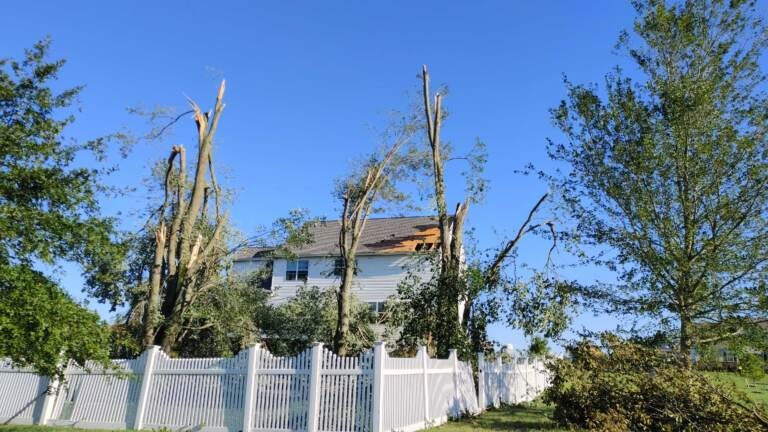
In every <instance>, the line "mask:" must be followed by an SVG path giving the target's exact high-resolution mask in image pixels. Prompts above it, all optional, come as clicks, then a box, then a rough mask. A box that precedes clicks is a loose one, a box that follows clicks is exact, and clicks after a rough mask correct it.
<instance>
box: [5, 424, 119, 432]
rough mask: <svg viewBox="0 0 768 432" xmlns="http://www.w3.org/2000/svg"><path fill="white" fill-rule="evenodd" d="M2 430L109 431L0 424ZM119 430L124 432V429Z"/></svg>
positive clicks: (35, 431)
mask: <svg viewBox="0 0 768 432" xmlns="http://www.w3.org/2000/svg"><path fill="white" fill-rule="evenodd" d="M0 431H2V432H109V431H108V430H106V429H75V428H71V427H54V426H30V425H23V426H22V425H13V424H8V425H0ZM120 432H126V431H124V430H122V431H120Z"/></svg>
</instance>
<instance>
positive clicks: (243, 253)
mask: <svg viewBox="0 0 768 432" xmlns="http://www.w3.org/2000/svg"><path fill="white" fill-rule="evenodd" d="M340 229H341V221H338V220H333V221H322V222H318V223H317V224H316V225H315V226H314V227H313V228H312V235H313V239H314V241H313V242H312V243H311V244H309V245H306V246H304V247H303V248H301V249H299V250H296V251H294V252H295V253H296V255H298V256H300V257H312V256H333V255H338V254H339V246H338V241H339V230H340ZM439 242H440V228H439V226H438V224H437V218H436V217H434V216H407V217H390V218H370V219H368V221H367V222H366V223H365V228H364V229H363V233H362V235H361V238H360V244H359V246H358V248H357V254H358V255H386V254H404V253H413V252H417V251H420V250H429V249H433V248H435V247H437V245H438V243H439ZM272 250H274V249H270V248H242V249H240V250H239V251H238V252H237V253H236V254H235V261H247V260H251V259H253V258H258V257H259V256H265V255H267V254H268V252H271V251H272Z"/></svg>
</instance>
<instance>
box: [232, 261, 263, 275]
mask: <svg viewBox="0 0 768 432" xmlns="http://www.w3.org/2000/svg"><path fill="white" fill-rule="evenodd" d="M268 262H269V260H264V259H254V260H251V261H235V262H233V263H232V271H234V272H235V273H250V272H254V271H257V270H261V269H263V268H264V267H265V266H266V265H267V263H268Z"/></svg>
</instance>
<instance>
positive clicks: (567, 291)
mask: <svg viewBox="0 0 768 432" xmlns="http://www.w3.org/2000/svg"><path fill="white" fill-rule="evenodd" d="M501 285H502V286H501V290H502V291H503V293H504V294H505V302H504V312H505V314H506V320H507V323H508V324H509V325H510V326H511V327H514V328H519V329H521V330H523V332H525V334H526V335H532V334H543V335H544V336H545V337H550V338H551V337H557V336H559V335H561V334H562V333H563V332H564V331H565V329H566V328H567V327H568V324H569V323H570V322H571V315H570V313H569V312H570V310H571V309H572V307H573V299H572V292H573V290H572V289H573V287H574V286H575V284H574V283H572V282H568V281H563V280H557V279H555V278H552V277H548V276H546V275H545V274H544V273H541V272H534V274H533V276H532V277H531V278H530V280H527V281H502V282H501Z"/></svg>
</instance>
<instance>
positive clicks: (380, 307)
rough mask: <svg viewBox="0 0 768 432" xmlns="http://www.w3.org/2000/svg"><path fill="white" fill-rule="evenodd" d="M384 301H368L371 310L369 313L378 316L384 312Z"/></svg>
mask: <svg viewBox="0 0 768 432" xmlns="http://www.w3.org/2000/svg"><path fill="white" fill-rule="evenodd" d="M386 306H387V303H386V302H368V308H369V309H370V310H371V313H373V314H374V315H376V316H379V315H381V314H383V313H384V312H386Z"/></svg>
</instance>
